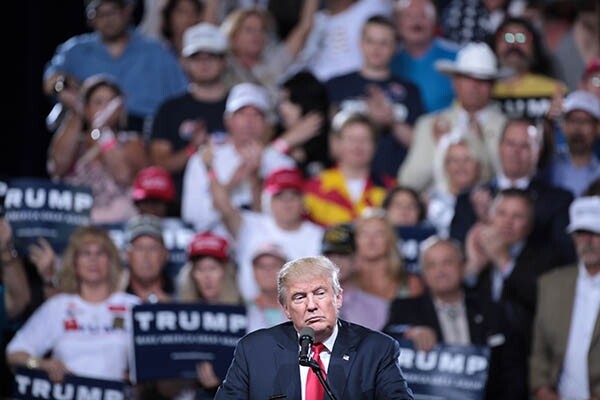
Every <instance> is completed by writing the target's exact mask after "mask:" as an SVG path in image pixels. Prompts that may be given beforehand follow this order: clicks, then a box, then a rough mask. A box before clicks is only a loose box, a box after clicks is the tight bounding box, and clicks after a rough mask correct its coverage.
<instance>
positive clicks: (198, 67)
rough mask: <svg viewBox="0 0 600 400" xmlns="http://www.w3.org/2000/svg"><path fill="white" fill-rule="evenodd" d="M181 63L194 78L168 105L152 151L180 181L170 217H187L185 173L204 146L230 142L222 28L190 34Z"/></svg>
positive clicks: (156, 123)
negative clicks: (227, 139)
mask: <svg viewBox="0 0 600 400" xmlns="http://www.w3.org/2000/svg"><path fill="white" fill-rule="evenodd" d="M183 41H184V43H183V49H182V51H181V53H180V56H181V59H180V62H181V65H182V67H183V69H184V71H185V73H186V74H187V76H188V79H189V80H190V84H189V85H188V87H187V90H186V91H185V92H183V93H181V94H180V95H177V96H172V97H170V98H168V99H167V100H165V101H164V102H162V103H161V104H160V106H159V108H158V111H157V112H156V116H155V118H154V120H153V123H152V131H151V135H150V140H149V143H148V152H149V155H150V159H151V161H152V163H153V164H155V165H158V166H161V167H163V168H165V169H166V170H167V171H169V173H170V174H171V176H172V178H173V181H174V183H175V200H174V201H173V203H172V204H171V207H170V208H169V215H170V216H179V215H180V214H181V195H182V190H183V189H182V185H183V173H184V170H185V166H186V164H187V162H188V160H189V158H190V157H191V156H192V155H194V154H195V153H196V151H197V150H198V147H199V146H201V145H203V144H205V143H207V142H208V141H210V140H214V141H217V142H219V141H221V140H224V135H225V133H224V132H225V125H224V120H223V117H224V115H223V114H224V111H225V102H226V99H227V94H228V91H229V87H228V86H227V85H226V84H225V81H224V77H225V71H226V63H225V53H226V51H227V39H226V38H225V35H223V34H222V33H221V31H220V30H219V28H218V27H216V26H213V25H210V24H207V23H200V24H197V25H194V26H192V27H190V28H189V29H187V30H186V31H185V34H184V36H183Z"/></svg>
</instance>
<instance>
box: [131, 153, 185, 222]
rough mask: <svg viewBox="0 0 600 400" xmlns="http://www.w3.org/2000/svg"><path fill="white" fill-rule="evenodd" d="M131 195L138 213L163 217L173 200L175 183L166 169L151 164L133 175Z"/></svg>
mask: <svg viewBox="0 0 600 400" xmlns="http://www.w3.org/2000/svg"><path fill="white" fill-rule="evenodd" d="M131 196H132V197H133V204H134V205H135V208H136V209H137V211H138V213H139V214H144V215H155V216H157V217H160V218H164V217H166V216H167V213H168V209H169V205H170V204H171V203H172V202H173V201H174V200H175V184H174V183H173V179H172V178H171V175H170V174H169V172H168V171H167V170H166V169H164V168H162V167H159V166H156V165H151V166H149V167H146V168H144V169H142V170H140V171H139V172H138V173H137V175H136V176H135V179H134V181H133V190H132V192H131Z"/></svg>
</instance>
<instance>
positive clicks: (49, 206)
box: [4, 178, 94, 254]
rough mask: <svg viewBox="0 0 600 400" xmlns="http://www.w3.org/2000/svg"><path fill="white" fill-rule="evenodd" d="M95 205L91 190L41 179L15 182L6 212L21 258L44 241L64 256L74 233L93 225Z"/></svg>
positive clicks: (12, 180)
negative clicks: (35, 243) (37, 243)
mask: <svg viewBox="0 0 600 400" xmlns="http://www.w3.org/2000/svg"><path fill="white" fill-rule="evenodd" d="M93 202H94V198H93V196H92V192H91V190H90V189H89V188H88V187H83V186H71V185H66V184H62V183H55V182H52V181H51V180H49V179H41V178H39V179H38V178H17V179H11V180H10V181H9V183H8V189H6V195H5V197H4V208H5V210H6V219H7V221H9V222H10V224H11V226H12V228H13V235H14V239H15V247H16V248H17V250H18V251H19V252H20V253H21V254H27V253H28V250H27V247H28V246H29V245H30V244H32V243H34V242H35V241H36V240H37V239H38V238H39V237H43V238H46V239H47V240H48V241H49V242H50V244H51V245H52V248H53V249H54V251H55V252H57V253H61V252H62V251H63V250H64V249H65V247H66V246H67V243H68V240H69V236H71V233H72V232H73V231H74V230H75V229H77V228H78V227H80V226H82V225H89V223H90V210H91V209H92V205H93Z"/></svg>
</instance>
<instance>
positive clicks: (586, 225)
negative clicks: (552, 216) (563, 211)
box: [567, 196, 600, 233]
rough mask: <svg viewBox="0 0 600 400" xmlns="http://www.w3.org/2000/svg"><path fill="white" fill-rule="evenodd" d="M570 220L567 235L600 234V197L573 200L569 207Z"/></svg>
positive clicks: (584, 197)
mask: <svg viewBox="0 0 600 400" xmlns="http://www.w3.org/2000/svg"><path fill="white" fill-rule="evenodd" d="M569 220H570V223H569V226H567V233H573V232H576V231H589V232H594V233H600V196H583V197H578V198H576V199H575V200H573V202H572V203H571V206H570V207H569Z"/></svg>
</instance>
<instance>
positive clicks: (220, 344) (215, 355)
mask: <svg viewBox="0 0 600 400" xmlns="http://www.w3.org/2000/svg"><path fill="white" fill-rule="evenodd" d="M246 326H247V318H246V308H245V307H243V306H226V305H209V304H201V303H188V304H184V303H158V304H141V305H138V306H135V307H134V308H133V352H134V362H133V368H132V379H133V380H134V381H137V382H143V381H149V380H156V379H166V378H187V379H196V365H197V364H198V363H199V362H202V361H209V362H211V363H212V365H213V368H214V370H215V374H216V375H217V376H218V377H220V378H221V379H223V378H225V374H226V373H227V369H228V368H229V364H231V360H232V359H233V350H234V349H235V346H236V344H237V342H238V340H239V339H240V338H241V337H242V336H244V335H245V334H246Z"/></svg>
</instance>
